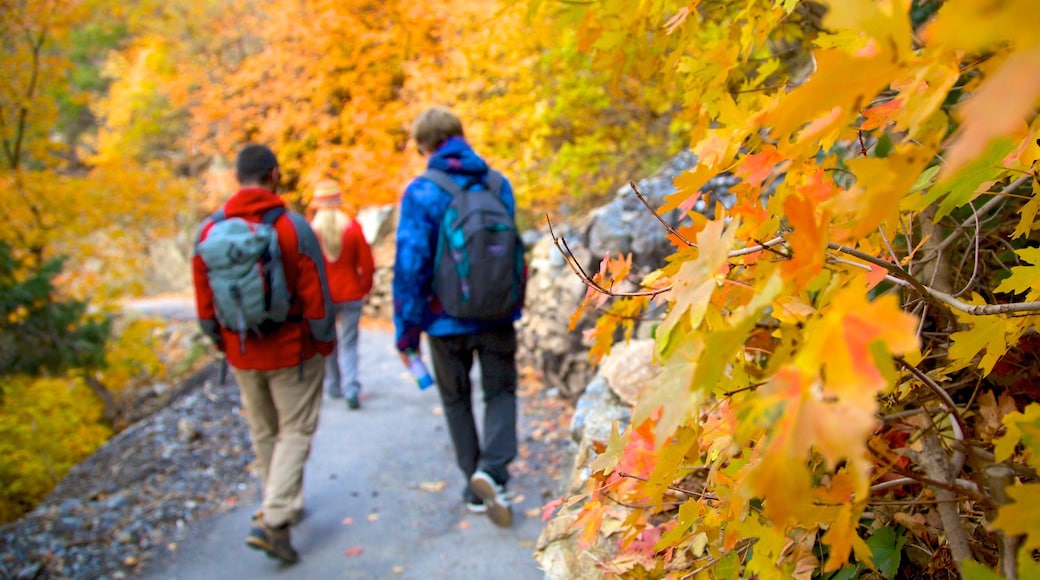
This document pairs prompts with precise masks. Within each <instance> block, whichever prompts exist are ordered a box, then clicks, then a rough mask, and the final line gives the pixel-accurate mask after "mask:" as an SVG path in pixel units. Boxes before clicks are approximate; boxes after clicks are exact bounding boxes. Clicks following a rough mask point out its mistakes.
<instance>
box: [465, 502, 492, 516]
mask: <svg viewBox="0 0 1040 580" xmlns="http://www.w3.org/2000/svg"><path fill="white" fill-rule="evenodd" d="M466 511H468V512H469V513H471V514H486V513H487V506H486V505H484V500H482V499H468V500H466Z"/></svg>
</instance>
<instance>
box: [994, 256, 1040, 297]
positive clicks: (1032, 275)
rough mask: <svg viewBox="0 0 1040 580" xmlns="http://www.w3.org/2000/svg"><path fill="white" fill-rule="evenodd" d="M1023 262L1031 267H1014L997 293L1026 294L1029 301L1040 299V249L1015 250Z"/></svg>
mask: <svg viewBox="0 0 1040 580" xmlns="http://www.w3.org/2000/svg"><path fill="white" fill-rule="evenodd" d="M1015 253H1016V254H1018V257H1019V259H1020V260H1022V261H1023V262H1027V263H1029V264H1032V265H1031V266H1014V267H1012V268H1011V275H1010V276H1008V277H1007V278H1004V280H1003V281H1001V282H1000V285H999V286H997V288H996V289H995V290H994V291H995V292H1010V293H1012V294H1025V299H1026V300H1027V301H1034V300H1037V299H1040V248H1022V249H1019V250H1015Z"/></svg>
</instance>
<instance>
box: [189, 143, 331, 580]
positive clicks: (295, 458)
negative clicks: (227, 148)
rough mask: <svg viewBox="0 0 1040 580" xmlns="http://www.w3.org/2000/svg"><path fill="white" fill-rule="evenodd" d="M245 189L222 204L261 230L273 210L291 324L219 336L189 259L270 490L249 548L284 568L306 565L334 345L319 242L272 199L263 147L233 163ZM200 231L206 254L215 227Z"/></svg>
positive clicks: (273, 182)
mask: <svg viewBox="0 0 1040 580" xmlns="http://www.w3.org/2000/svg"><path fill="white" fill-rule="evenodd" d="M235 173H236V177H237V178H238V182H239V184H240V189H239V190H238V192H237V193H235V194H234V195H232V196H231V198H230V199H228V201H227V203H225V204H224V207H223V214H224V216H226V218H236V217H237V218H242V219H244V220H246V221H247V222H251V223H261V221H262V220H263V217H264V216H265V215H266V214H268V212H269V211H271V210H282V211H283V213H281V215H279V216H278V217H277V218H276V219H275V220H274V222H273V224H272V225H273V227H274V229H275V231H276V232H277V237H278V246H279V249H280V252H281V261H282V266H283V268H284V272H285V283H286V286H287V288H288V290H289V293H290V295H291V296H292V299H291V301H290V305H289V312H288V316H287V317H286V320H285V321H284V322H281V323H279V324H278V325H277V327H276V328H273V329H267V330H265V331H264V332H263V333H262V334H257V333H249V334H243V335H240V334H239V333H237V332H235V331H233V330H231V329H229V328H225V327H223V326H221V324H220V322H219V321H218V317H217V312H216V306H215V302H214V292H213V289H212V287H211V285H210V281H209V278H208V275H207V267H206V263H205V262H204V261H203V260H202V257H201V256H199V255H198V254H196V255H195V256H194V257H193V258H192V275H193V279H194V283H195V301H196V308H197V310H198V316H199V324H200V326H201V327H202V329H203V331H204V332H205V333H206V334H207V335H208V336H209V337H210V338H211V339H212V340H213V342H214V343H215V344H216V346H217V348H218V349H219V350H220V351H222V352H223V353H224V355H225V356H226V357H227V362H228V365H229V366H230V367H231V372H232V374H233V375H234V377H235V381H236V382H237V383H238V388H239V391H240V393H241V395H242V406H243V408H244V410H245V415H246V422H247V424H248V426H249V436H250V438H251V439H252V443H253V450H254V451H255V453H256V465H257V471H258V472H259V475H260V479H261V483H262V488H263V504H262V507H261V509H260V511H259V512H257V513H256V515H255V516H254V518H253V524H252V528H251V529H250V531H249V535H248V536H247V537H246V544H247V545H248V546H250V547H252V548H256V549H258V550H263V551H264V552H267V554H268V555H270V556H272V557H274V558H278V559H280V560H282V561H284V562H288V563H293V562H296V561H297V560H298V559H299V556H298V555H297V553H296V550H295V549H293V546H292V543H291V541H290V537H289V527H290V525H291V524H292V523H293V522H295V521H297V520H298V519H299V517H300V516H301V513H302V510H303V467H304V463H305V462H306V461H307V457H308V455H309V454H310V449H311V439H312V438H313V436H314V432H315V431H316V430H317V427H318V415H319V412H320V411H321V400H322V395H321V389H322V380H323V378H324V375H325V360H324V357H325V356H327V355H329V354H330V353H332V349H333V346H334V344H335V340H336V335H335V319H334V318H333V313H332V302H331V300H330V297H329V288H328V283H327V281H326V279H325V263H324V260H323V258H322V254H321V248H320V247H319V245H318V240H317V237H316V236H315V235H314V232H313V230H311V227H310V225H309V224H308V223H307V220H306V218H304V217H303V216H302V215H300V214H297V213H294V212H289V211H284V210H285V203H284V202H283V201H282V199H281V198H280V197H278V195H276V194H275V190H276V188H277V186H278V182H279V180H280V178H281V173H280V171H279V169H278V160H277V158H276V157H275V155H274V153H273V152H272V151H271V150H270V149H268V148H267V147H265V146H263V145H255V144H253V145H248V146H246V147H245V148H243V149H242V150H241V151H240V152H239V154H238V157H237V159H236V161H235ZM214 223H215V222H214V218H212V217H211V218H210V219H207V220H206V221H205V222H203V224H202V226H201V227H200V229H199V233H198V240H197V241H198V243H199V244H201V243H202V242H203V241H204V240H205V239H206V236H207V234H208V233H209V232H210V231H211V229H212V228H213V226H214Z"/></svg>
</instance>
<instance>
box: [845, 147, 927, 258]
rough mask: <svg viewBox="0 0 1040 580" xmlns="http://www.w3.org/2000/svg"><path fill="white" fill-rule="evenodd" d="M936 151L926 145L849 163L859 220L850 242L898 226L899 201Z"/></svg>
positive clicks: (910, 188)
mask: <svg viewBox="0 0 1040 580" xmlns="http://www.w3.org/2000/svg"><path fill="white" fill-rule="evenodd" d="M936 151H937V147H935V146H930V145H928V144H923V145H916V144H911V145H908V146H906V147H901V148H899V149H897V150H896V151H894V152H892V153H891V154H889V156H888V157H886V158H884V159H880V158H877V157H858V158H856V159H850V160H849V161H848V166H849V170H850V171H852V173H853V174H854V175H855V176H856V185H855V186H854V190H855V191H856V193H857V195H856V198H855V199H856V204H855V206H854V207H853V208H852V210H853V211H854V212H855V214H856V217H857V218H858V219H857V222H856V223H855V225H854V227H853V229H852V230H851V234H850V238H851V240H853V241H854V240H858V239H860V238H862V237H863V236H865V235H867V234H869V233H870V232H873V231H874V230H876V229H877V227H878V226H879V225H881V224H882V223H884V222H888V223H890V224H894V223H898V219H899V202H900V200H901V199H902V198H903V197H904V196H906V195H907V194H908V193H910V192H911V191H912V189H913V184H914V183H915V182H916V180H917V177H918V176H919V175H920V174H921V172H923V171H924V170H925V168H926V167H927V166H928V163H929V162H930V161H931V160H932V158H933V157H934V156H935V153H936Z"/></svg>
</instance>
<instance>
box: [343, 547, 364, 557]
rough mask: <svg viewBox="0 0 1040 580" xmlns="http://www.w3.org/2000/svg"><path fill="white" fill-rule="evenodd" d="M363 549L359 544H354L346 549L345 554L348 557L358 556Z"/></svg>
mask: <svg viewBox="0 0 1040 580" xmlns="http://www.w3.org/2000/svg"><path fill="white" fill-rule="evenodd" d="M363 551H364V550H363V549H362V548H361V547H360V546H354V547H353V548H349V549H348V550H347V551H346V555H347V556H350V557H354V556H360V555H361V552H363Z"/></svg>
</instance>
